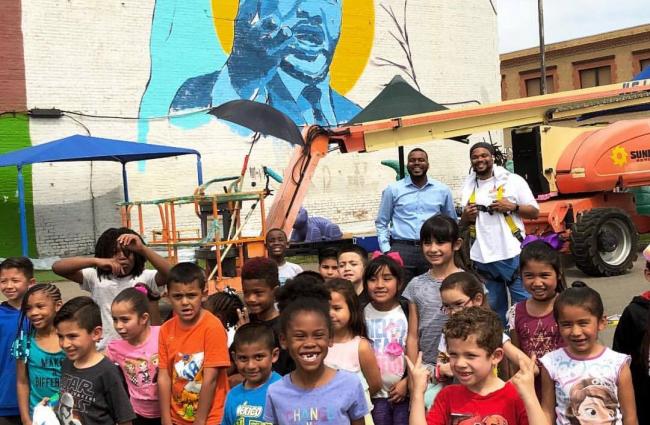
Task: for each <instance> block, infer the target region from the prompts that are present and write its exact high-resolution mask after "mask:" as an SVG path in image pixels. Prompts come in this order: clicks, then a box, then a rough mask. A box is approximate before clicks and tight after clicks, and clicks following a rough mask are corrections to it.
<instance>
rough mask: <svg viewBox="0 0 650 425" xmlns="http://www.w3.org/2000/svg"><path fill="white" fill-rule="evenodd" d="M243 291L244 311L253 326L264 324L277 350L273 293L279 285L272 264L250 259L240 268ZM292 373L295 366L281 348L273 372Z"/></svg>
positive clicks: (265, 260)
mask: <svg viewBox="0 0 650 425" xmlns="http://www.w3.org/2000/svg"><path fill="white" fill-rule="evenodd" d="M241 279H242V290H243V292H244V304H245V306H246V311H247V312H248V314H249V316H250V321H251V322H253V323H264V324H265V325H267V326H268V327H270V328H271V329H273V333H274V334H275V343H276V347H278V348H279V347H280V313H279V312H278V310H277V308H276V306H275V291H276V290H277V288H278V286H279V285H280V281H279V276H278V266H277V264H276V263H275V261H273V260H271V259H269V258H264V257H255V258H251V259H249V260H248V261H246V263H244V267H242V271H241ZM293 369H294V363H293V360H292V359H291V356H289V353H288V352H287V350H284V349H282V348H280V355H279V359H278V361H277V362H275V363H274V364H273V370H274V371H276V372H277V373H279V374H280V375H286V374H287V373H289V372H291V371H292V370H293Z"/></svg>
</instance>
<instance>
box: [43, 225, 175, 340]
mask: <svg viewBox="0 0 650 425" xmlns="http://www.w3.org/2000/svg"><path fill="white" fill-rule="evenodd" d="M147 261H148V262H149V263H151V265H153V267H154V268H155V270H146V269H145V263H146V262H147ZM170 268H171V265H170V264H169V262H168V261H167V260H166V259H164V258H163V257H161V256H160V255H158V254H156V252H154V251H153V250H152V249H151V248H149V247H147V246H146V245H145V244H144V242H143V240H142V237H141V236H140V235H138V234H137V233H136V232H134V231H133V230H131V229H128V228H126V227H122V228H119V229H116V228H110V229H108V230H106V231H105V232H104V233H102V234H101V236H100V237H99V239H97V244H96V245H95V257H94V258H93V257H71V258H63V259H61V260H59V261H56V262H55V263H54V264H53V265H52V271H53V272H54V273H56V274H58V275H59V276H62V277H64V278H66V279H68V280H72V281H73V282H77V283H78V284H79V285H81V289H84V290H86V291H88V292H90V295H91V297H92V299H93V300H94V301H95V302H96V303H97V304H98V305H99V307H100V309H101V312H102V328H103V330H104V332H103V335H102V340H101V341H100V342H99V346H98V348H99V350H104V349H105V348H106V346H107V345H108V343H109V342H110V341H111V340H113V339H117V338H119V336H118V335H117V333H116V332H115V330H114V329H113V319H112V317H111V303H112V302H113V299H114V298H115V296H117V294H119V293H120V291H122V289H125V288H131V287H133V286H135V285H136V284H137V283H144V284H145V285H146V286H148V287H149V288H150V289H151V290H152V292H154V293H157V292H158V287H159V286H162V285H164V284H165V282H166V279H167V273H168V272H169V269H170ZM150 307H151V309H152V311H151V314H152V316H159V313H158V311H157V307H158V304H157V302H153V303H151V304H150ZM154 310H155V311H154Z"/></svg>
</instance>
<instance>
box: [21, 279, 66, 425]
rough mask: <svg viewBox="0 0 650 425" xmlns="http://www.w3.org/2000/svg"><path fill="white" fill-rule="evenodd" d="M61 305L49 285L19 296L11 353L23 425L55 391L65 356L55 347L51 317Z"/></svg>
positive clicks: (37, 285) (58, 292) (52, 319)
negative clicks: (19, 304) (18, 312)
mask: <svg viewBox="0 0 650 425" xmlns="http://www.w3.org/2000/svg"><path fill="white" fill-rule="evenodd" d="M61 305H63V301H62V300H61V291H59V288H57V287H56V286H54V285H52V284H51V283H39V284H36V285H34V286H32V287H30V288H29V289H28V290H27V292H26V293H25V296H24V297H23V302H22V305H21V309H20V320H19V322H18V323H19V324H20V325H19V328H18V333H17V335H16V341H15V342H14V344H13V347H12V351H13V353H12V354H13V355H14V357H15V358H16V359H17V362H16V376H17V381H16V382H17V385H16V392H17V395H18V408H19V410H20V418H21V421H22V423H23V424H25V425H31V424H32V414H33V412H34V407H35V406H36V405H37V404H38V403H40V402H41V400H43V399H44V398H50V397H52V396H54V395H55V394H57V393H58V392H59V378H60V377H61V363H62V362H63V359H64V358H65V354H64V352H63V351H62V350H61V347H60V346H59V338H58V336H57V334H56V329H55V327H54V315H55V314H56V312H57V311H59V309H60V308H61ZM25 318H26V319H28V320H29V322H27V321H26V320H25ZM26 323H29V324H27V325H26Z"/></svg>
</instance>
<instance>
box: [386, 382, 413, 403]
mask: <svg viewBox="0 0 650 425" xmlns="http://www.w3.org/2000/svg"><path fill="white" fill-rule="evenodd" d="M408 390H409V388H408V381H407V380H406V378H405V379H401V380H400V381H398V382H397V383H396V384H395V385H393V387H392V388H391V389H390V393H389V395H388V401H390V402H391V403H399V402H400V401H404V399H405V398H406V395H407V394H408Z"/></svg>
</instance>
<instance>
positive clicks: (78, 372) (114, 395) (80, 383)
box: [57, 357, 135, 425]
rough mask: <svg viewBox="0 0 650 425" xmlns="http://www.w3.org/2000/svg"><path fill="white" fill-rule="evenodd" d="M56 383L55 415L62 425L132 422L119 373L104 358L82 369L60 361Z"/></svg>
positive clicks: (101, 424)
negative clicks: (57, 387) (58, 382)
mask: <svg viewBox="0 0 650 425" xmlns="http://www.w3.org/2000/svg"><path fill="white" fill-rule="evenodd" d="M60 383H61V384H60V385H61V388H60V393H59V396H60V397H59V406H58V407H57V416H58V417H59V421H60V422H61V423H62V424H63V425H91V424H92V425H104V424H106V425H115V424H116V423H122V422H127V421H131V420H133V419H135V413H133V409H132V408H131V402H130V401H129V397H128V395H127V393H126V390H125V389H124V387H123V385H122V381H121V378H120V373H119V371H118V369H117V367H116V366H115V365H114V364H112V363H111V362H110V360H108V359H107V358H106V357H104V358H103V359H102V360H101V361H100V362H99V363H97V364H96V365H94V366H91V367H88V368H85V369H77V368H76V367H74V365H73V364H72V361H70V360H68V359H65V360H63V365H62V367H61V380H60Z"/></svg>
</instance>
